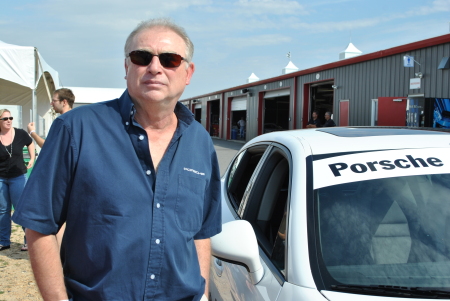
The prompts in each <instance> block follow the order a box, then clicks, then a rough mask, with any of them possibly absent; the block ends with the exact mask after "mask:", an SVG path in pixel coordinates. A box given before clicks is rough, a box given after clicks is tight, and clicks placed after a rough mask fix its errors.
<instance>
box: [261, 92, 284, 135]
mask: <svg viewBox="0 0 450 301" xmlns="http://www.w3.org/2000/svg"><path fill="white" fill-rule="evenodd" d="M289 108H290V90H289V89H283V90H278V91H271V92H266V94H265V95H264V119H263V120H264V121H263V122H264V123H263V133H264V134H265V133H270V132H275V131H285V130H289Z"/></svg>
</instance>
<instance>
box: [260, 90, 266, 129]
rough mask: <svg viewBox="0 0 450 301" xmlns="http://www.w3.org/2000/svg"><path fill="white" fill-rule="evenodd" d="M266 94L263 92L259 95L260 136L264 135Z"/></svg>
mask: <svg viewBox="0 0 450 301" xmlns="http://www.w3.org/2000/svg"><path fill="white" fill-rule="evenodd" d="M264 93H265V91H262V92H259V94H258V135H262V133H263V122H264V120H263V111H264V110H263V108H264Z"/></svg>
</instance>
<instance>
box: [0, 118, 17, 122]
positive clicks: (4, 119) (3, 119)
mask: <svg viewBox="0 0 450 301" xmlns="http://www.w3.org/2000/svg"><path fill="white" fill-rule="evenodd" d="M8 119H9V120H13V119H14V117H3V118H0V120H2V121H6V120H8Z"/></svg>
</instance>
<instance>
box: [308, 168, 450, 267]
mask: <svg viewBox="0 0 450 301" xmlns="http://www.w3.org/2000/svg"><path fill="white" fill-rule="evenodd" d="M433 177H434V178H436V177H438V175H433V176H410V177H400V178H388V179H378V180H371V181H363V182H354V183H347V184H341V185H336V186H331V187H326V188H323V189H320V191H319V192H318V193H317V200H316V201H317V210H318V214H319V218H318V220H319V223H318V226H319V233H320V235H319V238H320V245H321V253H322V258H323V261H324V263H325V265H327V266H338V265H383V264H402V263H403V264H405V263H418V262H436V261H448V260H449V257H450V256H449V241H448V238H446V237H445V236H448V234H447V233H446V232H448V231H445V230H443V229H448V227H449V226H450V219H449V214H448V213H449V212H448V209H443V206H442V199H440V198H439V197H444V198H445V199H448V192H449V191H448V188H446V187H444V186H442V185H438V183H437V182H435V181H436V180H435V181H434V182H433ZM437 192H439V193H437ZM433 195H434V197H430V196H433ZM446 195H447V196H446ZM445 207H448V206H445ZM442 210H444V211H447V212H443V211H442ZM444 232H445V233H444Z"/></svg>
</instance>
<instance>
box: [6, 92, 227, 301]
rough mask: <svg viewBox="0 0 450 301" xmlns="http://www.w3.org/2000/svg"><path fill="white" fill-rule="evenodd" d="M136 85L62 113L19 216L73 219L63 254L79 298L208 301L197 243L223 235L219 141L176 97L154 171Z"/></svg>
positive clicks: (35, 223) (33, 223) (48, 226)
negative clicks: (134, 95) (138, 117)
mask: <svg viewBox="0 0 450 301" xmlns="http://www.w3.org/2000/svg"><path fill="white" fill-rule="evenodd" d="M134 113H135V110H134V106H133V104H132V101H131V99H130V97H129V95H128V91H125V93H124V94H123V95H122V96H121V98H120V99H115V100H111V101H107V102H102V103H97V104H93V105H88V106H83V107H79V108H76V109H74V110H71V111H69V112H67V113H65V114H63V115H61V116H60V117H58V118H57V119H56V120H55V121H54V122H53V125H52V127H51V130H50V132H49V135H48V138H47V140H46V141H45V144H44V147H43V148H42V151H41V154H40V156H39V159H38V160H37V162H36V165H35V167H34V170H33V172H32V174H31V176H30V179H29V180H28V183H27V185H26V187H25V190H24V192H23V194H22V196H23V198H22V199H21V201H20V202H19V204H20V206H19V207H18V208H16V212H15V213H14V216H13V220H14V221H15V222H16V223H18V224H20V225H22V226H24V227H26V228H29V229H32V230H34V231H37V232H39V233H43V234H55V233H57V232H58V230H59V228H60V227H61V226H62V225H63V223H64V222H66V231H65V234H64V238H63V242H62V248H61V258H62V262H63V269H64V276H65V282H66V287H67V290H68V292H69V294H70V295H71V296H72V297H73V298H74V300H77V301H78V300H121V301H122V300H200V298H201V296H202V295H203V292H204V285H205V281H204V279H203V278H202V277H201V275H200V267H199V264H198V258H197V252H196V248H195V244H194V239H205V238H209V237H211V236H213V235H215V234H217V233H219V232H220V231H221V209H220V208H221V207H220V172H219V166H218V162H217V157H216V153H215V150H214V146H213V144H212V141H211V138H210V136H209V135H208V133H207V132H206V131H205V129H204V128H203V127H202V126H201V125H200V123H198V122H196V121H195V120H194V118H193V115H192V113H191V112H190V111H189V110H188V109H187V108H186V107H185V106H183V105H182V104H180V103H177V106H176V108H175V114H176V115H177V117H178V127H177V130H176V132H175V134H174V137H173V139H172V141H171V142H170V145H169V147H168V149H167V151H166V153H165V154H164V157H163V158H162V160H161V162H160V164H159V167H158V172H157V173H155V170H154V167H153V164H152V160H151V157H150V151H149V147H148V138H147V134H146V132H145V130H144V129H143V128H142V127H141V126H140V125H139V124H138V123H137V122H136V121H135V120H134V118H133V116H134Z"/></svg>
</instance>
